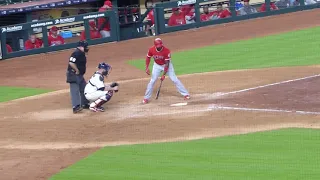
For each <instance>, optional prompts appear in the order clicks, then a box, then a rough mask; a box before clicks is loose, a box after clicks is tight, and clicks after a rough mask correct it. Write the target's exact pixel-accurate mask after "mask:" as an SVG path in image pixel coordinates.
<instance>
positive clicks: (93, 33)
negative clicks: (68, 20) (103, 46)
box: [80, 30, 101, 41]
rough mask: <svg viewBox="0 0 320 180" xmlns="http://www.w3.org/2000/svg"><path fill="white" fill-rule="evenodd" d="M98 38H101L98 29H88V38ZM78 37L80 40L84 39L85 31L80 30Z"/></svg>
mask: <svg viewBox="0 0 320 180" xmlns="http://www.w3.org/2000/svg"><path fill="white" fill-rule="evenodd" d="M99 38H101V34H100V32H99V31H97V30H90V39H99ZM80 39H81V41H84V40H86V33H85V31H82V32H81V35H80Z"/></svg>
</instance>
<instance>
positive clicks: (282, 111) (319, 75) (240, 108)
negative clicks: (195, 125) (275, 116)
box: [208, 74, 320, 115]
mask: <svg viewBox="0 0 320 180" xmlns="http://www.w3.org/2000/svg"><path fill="white" fill-rule="evenodd" d="M316 77H320V74H317V75H313V76H307V77H303V78H298V79H291V80H287V81H281V82H277V83H271V84H266V85H262V86H257V87H252V88H247V89H242V90H238V91H231V92H227V93H221V94H219V95H217V96H219V97H220V96H225V95H230V94H237V93H241V92H247V91H252V90H256V89H261V88H265V87H270V86H276V85H281V84H287V83H291V82H296V81H302V80H306V79H312V78H316ZM208 109H209V110H215V109H222V110H240V111H260V112H278V113H296V114H311V115H320V112H312V111H299V110H298V111H293V110H283V109H259V108H244V107H228V106H218V105H214V104H212V105H211V106H209V108H208Z"/></svg>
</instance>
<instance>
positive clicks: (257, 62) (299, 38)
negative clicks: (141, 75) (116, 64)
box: [129, 26, 320, 74]
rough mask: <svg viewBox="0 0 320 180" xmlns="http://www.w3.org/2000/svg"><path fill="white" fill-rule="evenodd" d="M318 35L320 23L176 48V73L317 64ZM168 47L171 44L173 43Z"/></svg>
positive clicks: (141, 63)
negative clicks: (193, 46)
mask: <svg viewBox="0 0 320 180" xmlns="http://www.w3.org/2000/svg"><path fill="white" fill-rule="evenodd" d="M213 36H214V35H213ZM317 39H320V26H319V27H316V28H310V29H305V30H300V31H293V32H289V33H284V34H278V35H273V36H267V37H261V38H255V39H250V40H245V41H238V42H234V43H229V44H222V45H215V46H208V47H204V48H199V49H193V50H189V51H184V52H172V62H173V64H174V68H175V71H176V74H190V73H201V72H211V71H223V70H233V69H253V68H268V67H281V66H302V65H313V64H319V59H320V51H319V42H318V41H317ZM190 43H192V42H191V40H190ZM168 47H169V48H170V44H168ZM129 64H131V65H133V66H135V67H137V68H139V69H141V70H144V68H145V61H144V60H132V61H129ZM151 69H152V68H151Z"/></svg>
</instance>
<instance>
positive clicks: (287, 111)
mask: <svg viewBox="0 0 320 180" xmlns="http://www.w3.org/2000/svg"><path fill="white" fill-rule="evenodd" d="M209 109H210V110H215V109H223V110H240V111H260V112H279V113H296V114H312V115H320V112H312V111H290V110H281V109H258V108H241V107H239V108H238V107H225V106H220V107H219V106H212V107H209Z"/></svg>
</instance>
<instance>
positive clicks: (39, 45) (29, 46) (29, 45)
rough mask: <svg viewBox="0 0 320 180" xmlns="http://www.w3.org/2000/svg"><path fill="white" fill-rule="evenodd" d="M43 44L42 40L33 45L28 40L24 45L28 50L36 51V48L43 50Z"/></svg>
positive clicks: (37, 40)
mask: <svg viewBox="0 0 320 180" xmlns="http://www.w3.org/2000/svg"><path fill="white" fill-rule="evenodd" d="M42 44H43V42H42V40H41V39H38V38H37V39H36V41H35V42H34V43H32V42H31V41H30V40H27V41H26V42H25V43H24V48H25V49H26V50H30V49H36V48H41V46H42Z"/></svg>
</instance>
